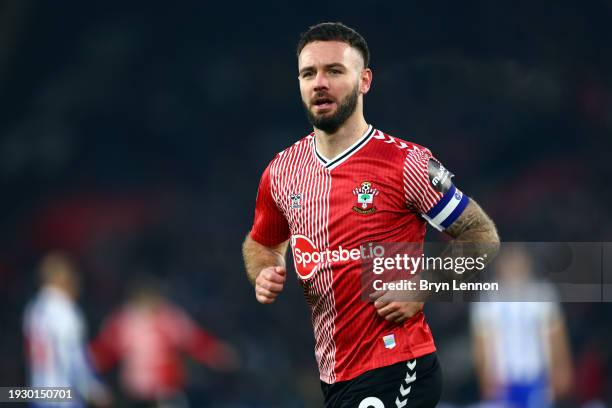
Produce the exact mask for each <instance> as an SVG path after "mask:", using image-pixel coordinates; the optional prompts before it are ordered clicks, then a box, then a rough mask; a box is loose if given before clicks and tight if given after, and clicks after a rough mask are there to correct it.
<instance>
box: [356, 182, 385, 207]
mask: <svg viewBox="0 0 612 408" xmlns="http://www.w3.org/2000/svg"><path fill="white" fill-rule="evenodd" d="M378 193H379V191H378V190H377V189H375V188H373V187H372V183H371V182H369V181H363V182H362V183H361V186H360V187H357V188H354V189H353V195H355V196H357V205H354V206H353V211H355V212H357V213H359V214H364V215H365V214H372V213H373V212H375V211H376V207H375V206H374V197H376V196H377V195H378Z"/></svg>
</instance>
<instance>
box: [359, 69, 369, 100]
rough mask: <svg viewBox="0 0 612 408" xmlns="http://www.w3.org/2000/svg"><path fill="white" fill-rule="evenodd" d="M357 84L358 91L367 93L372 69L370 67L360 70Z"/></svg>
mask: <svg viewBox="0 0 612 408" xmlns="http://www.w3.org/2000/svg"><path fill="white" fill-rule="evenodd" d="M359 82H360V84H359V92H360V93H362V94H363V95H365V94H367V93H368V91H369V90H370V86H371V85H372V70H371V69H370V68H364V69H362V70H361V78H360V81H359Z"/></svg>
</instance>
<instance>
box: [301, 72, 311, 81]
mask: <svg viewBox="0 0 612 408" xmlns="http://www.w3.org/2000/svg"><path fill="white" fill-rule="evenodd" d="M310 77H312V71H306V72H302V78H304V79H308V78H310Z"/></svg>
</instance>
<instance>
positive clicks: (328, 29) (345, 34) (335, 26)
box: [297, 23, 370, 68]
mask: <svg viewBox="0 0 612 408" xmlns="http://www.w3.org/2000/svg"><path fill="white" fill-rule="evenodd" d="M314 41H340V42H344V43H347V44H348V45H350V46H351V47H353V48H356V49H357V50H358V51H359V53H360V54H361V56H362V57H363V66H364V67H366V68H367V67H368V64H369V63H370V50H368V44H367V43H366V41H365V40H364V39H363V37H362V36H361V34H359V33H358V32H357V31H355V30H353V29H352V28H350V27H347V26H345V25H344V24H342V23H319V24H317V25H313V26H312V27H310V28H309V29H308V31H306V32H305V33H302V35H301V36H300V41H298V45H297V55H298V57H299V56H300V53H301V52H302V49H303V48H304V47H305V46H306V45H307V44H309V43H311V42H314Z"/></svg>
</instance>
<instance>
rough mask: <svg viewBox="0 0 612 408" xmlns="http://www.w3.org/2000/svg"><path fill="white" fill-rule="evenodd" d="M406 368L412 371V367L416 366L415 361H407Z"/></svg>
mask: <svg viewBox="0 0 612 408" xmlns="http://www.w3.org/2000/svg"><path fill="white" fill-rule="evenodd" d="M406 365H407V366H408V369H409V370H410V371H412V370H414V367H415V366H416V359H414V360H412V361H409V362H408V364H406Z"/></svg>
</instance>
